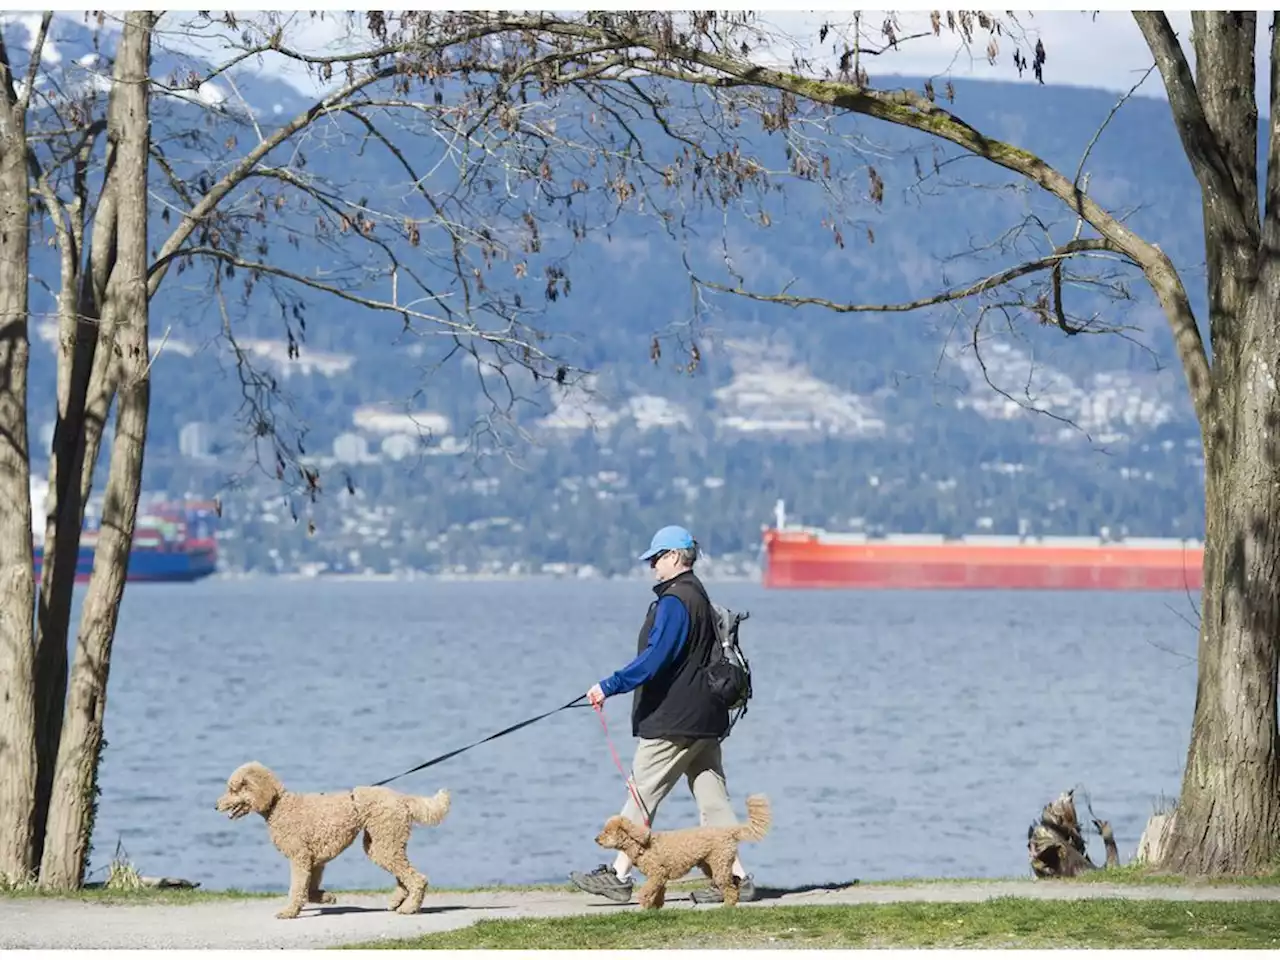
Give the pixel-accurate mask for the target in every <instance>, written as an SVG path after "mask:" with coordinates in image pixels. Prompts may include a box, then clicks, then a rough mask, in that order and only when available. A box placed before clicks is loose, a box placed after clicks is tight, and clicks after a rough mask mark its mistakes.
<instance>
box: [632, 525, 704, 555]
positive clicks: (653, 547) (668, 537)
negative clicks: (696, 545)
mask: <svg viewBox="0 0 1280 960" xmlns="http://www.w3.org/2000/svg"><path fill="white" fill-rule="evenodd" d="M692 546H693V534H692V533H690V532H689V531H688V530H686V529H685V528H684V527H663V528H662V529H661V530H659V531H658V532H657V533H655V534H654V535H653V539H652V540H650V541H649V549H648V550H646V551H645V552H644V553H642V554H640V559H641V560H652V559H653V558H654V557H656V556H657V555H658V554H660V553H665V552H666V551H667V550H687V549H688V548H689V547H692Z"/></svg>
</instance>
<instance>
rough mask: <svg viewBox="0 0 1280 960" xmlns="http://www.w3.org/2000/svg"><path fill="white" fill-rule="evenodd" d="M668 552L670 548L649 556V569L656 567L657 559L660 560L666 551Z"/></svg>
mask: <svg viewBox="0 0 1280 960" xmlns="http://www.w3.org/2000/svg"><path fill="white" fill-rule="evenodd" d="M670 552H671V551H670V550H663V551H662V552H661V553H659V554H655V555H654V556H652V557H650V558H649V569H650V570H653V569H654V568H656V567H657V566H658V561H659V560H661V559H662V558H663V557H665V556H666V555H667V554H668V553H670Z"/></svg>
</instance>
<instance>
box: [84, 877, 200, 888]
mask: <svg viewBox="0 0 1280 960" xmlns="http://www.w3.org/2000/svg"><path fill="white" fill-rule="evenodd" d="M109 885H110V883H109V882H101V881H100V882H97V883H86V884H85V885H84V886H85V889H86V890H101V889H103V888H105V887H107V886H109ZM133 886H135V887H138V888H145V889H148V890H195V889H196V888H198V887H199V886H200V882H199V881H198V880H197V881H192V880H183V879H182V878H181V877H142V876H140V877H138V880H137V883H136V884H133Z"/></svg>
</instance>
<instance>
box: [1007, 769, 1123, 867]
mask: <svg viewBox="0 0 1280 960" xmlns="http://www.w3.org/2000/svg"><path fill="white" fill-rule="evenodd" d="M1093 826H1094V828H1095V829H1096V830H1097V831H1098V833H1099V834H1100V835H1101V837H1102V844H1103V846H1104V848H1105V849H1106V862H1105V864H1104V865H1103V867H1102V868H1099V867H1098V865H1097V864H1095V863H1094V862H1093V861H1092V860H1090V859H1089V852H1088V850H1087V849H1086V847H1085V840H1084V835H1083V834H1082V833H1081V831H1080V821H1079V818H1078V817H1077V816H1076V803H1075V791H1074V790H1068V791H1067V792H1066V793H1064V794H1062V795H1061V796H1060V797H1058V799H1057V800H1054V801H1053V802H1052V803H1048V804H1045V807H1044V809H1043V810H1041V811H1040V819H1039V820H1038V821H1037V822H1035V823H1033V824H1031V826H1030V827H1029V828H1028V829H1027V856H1028V857H1029V858H1030V860H1031V872H1032V873H1034V874H1035V875H1036V877H1037V878H1039V879H1041V880H1046V879H1055V878H1060V877H1076V876H1079V875H1080V874H1082V873H1086V872H1088V871H1090V870H1098V869H1106V868H1107V867H1118V866H1119V865H1120V852H1119V850H1118V849H1117V847H1116V839H1115V836H1114V835H1113V834H1112V832H1111V824H1110V823H1108V822H1107V821H1106V820H1094V821H1093Z"/></svg>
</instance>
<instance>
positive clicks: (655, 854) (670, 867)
mask: <svg viewBox="0 0 1280 960" xmlns="http://www.w3.org/2000/svg"><path fill="white" fill-rule="evenodd" d="M772 819H773V817H772V814H771V813H770V810H769V799H768V798H767V797H765V796H763V795H762V794H756V795H754V796H750V797H747V822H746V823H744V824H739V825H738V826H736V827H689V828H687V829H685V830H670V831H667V832H665V833H654V832H653V831H652V830H650V829H649V828H648V827H642V826H639V825H638V824H636V823H633V822H632V821H631V820H628V819H627V818H626V817H623V816H621V815H619V816H614V817H610V818H609V821H608V822H607V823H606V824H605V825H604V829H603V830H601V831H600V836H598V837H596V843H598V844H600V846H602V847H605V848H606V849H609V850H621V851H622V852H623V853H625V854H626V855H627V856H628V857H630V858H631V862H632V863H634V864H635V865H636V868H637V869H638V870H639V871H640V872H641V873H643V874H644V876H645V883H644V886H643V887H641V888H640V892H639V893H638V894H637V895H636V899H637V900H638V901H639V903H640V906H641V907H643V908H644V909H646V910H657V909H659V908H660V907H661V906H662V904H663V902H664V901H665V899H666V894H667V884H668V883H669V882H671V881H672V880H679V879H680V878H681V877H683V876H684V875H685V874H686V873H688V872H689V871H690V870H692V869H693V868H694V867H701V868H702V872H703V873H705V874H706V875H707V876H708V877H710V878H711V882H712V883H714V884H715V885H716V886H717V887H718V888H719V889H720V891H721V892H722V893H723V894H724V905H725V906H726V907H734V906H737V904H738V878H737V877H735V876H734V875H733V861H734V860H736V859H737V858H738V843H739V842H740V841H742V840H755V841H758V840H761V839H763V838H764V835H765V834H766V833H768V831H769V825H770V823H771V822H772Z"/></svg>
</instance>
